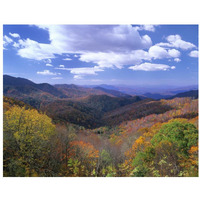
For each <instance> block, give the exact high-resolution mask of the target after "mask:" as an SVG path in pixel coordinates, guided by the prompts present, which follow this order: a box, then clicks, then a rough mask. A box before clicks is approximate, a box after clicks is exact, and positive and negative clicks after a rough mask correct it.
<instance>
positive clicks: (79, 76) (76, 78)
mask: <svg viewBox="0 0 200 200" xmlns="http://www.w3.org/2000/svg"><path fill="white" fill-rule="evenodd" d="M74 79H75V80H78V79H83V75H74Z"/></svg>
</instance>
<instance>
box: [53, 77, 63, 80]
mask: <svg viewBox="0 0 200 200" xmlns="http://www.w3.org/2000/svg"><path fill="white" fill-rule="evenodd" d="M51 79H54V80H59V79H63V78H62V77H53V78H51Z"/></svg>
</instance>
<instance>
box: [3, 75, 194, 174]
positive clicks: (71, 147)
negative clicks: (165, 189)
mask: <svg viewBox="0 0 200 200" xmlns="http://www.w3.org/2000/svg"><path fill="white" fill-rule="evenodd" d="M12 80H13V79H12ZM18 81H19V80H17V82H16V84H15V82H13V83H9V85H10V86H9V90H5V93H4V95H5V96H4V104H3V105H4V121H3V131H4V135H3V137H4V138H3V147H4V153H3V173H4V176H9V177H15V176H22V177H24V176H29V177H30V176H31V177H32V176H40V177H46V176H47V177H63V176H71V177H130V176H131V177H166V176H169V177H191V176H198V99H194V98H191V97H181V98H174V99H161V100H153V99H143V98H141V97H138V96H134V97H132V96H126V95H125V96H123V95H122V96H121V95H119V97H114V96H110V95H105V94H101V95H100V94H98V95H94V94H93V95H89V96H88V95H86V96H83V97H79V98H70V99H68V98H66V97H61V96H60V92H61V93H62V92H63V91H62V90H63V86H62V90H60V89H59V90H54V89H53V88H56V89H58V88H59V87H61V86H59V87H58V86H56V87H53V86H52V87H53V88H52V87H51V85H48V84H36V85H37V87H40V91H43V92H42V94H43V95H44V93H45V92H46V93H48V94H50V93H51V94H50V95H52V96H51V97H52V99H51V100H50V99H48V100H44V99H43V100H42V101H40V102H39V106H38V107H36V106H34V105H32V102H27V98H29V97H30V96H32V95H33V93H32V92H31V93H28V92H26V95H25V92H24V91H23V92H22V93H23V94H24V96H23V95H22V93H18V92H17V93H16V95H14V94H15V92H14V91H15V90H16V87H18V86H17V85H20V84H21V83H18ZM20 81H21V80H20ZM22 81H23V87H24V88H25V87H28V88H29V89H30V88H31V90H32V89H33V88H36V87H35V85H34V83H32V82H29V81H28V82H26V81H25V82H24V80H22ZM38 85H39V86H38ZM7 87H8V84H7V83H6V85H5V88H4V89H6V88H7ZM64 87H65V88H66V86H64ZM11 88H14V89H13V90H12V89H11ZM20 88H21V86H19V88H18V89H19V90H20ZM75 88H76V86H74V85H71V89H75ZM78 88H79V87H78ZM37 89H38V88H37ZM79 89H80V88H79ZM19 90H18V91H19ZM83 90H84V89H83ZM8 91H9V92H10V93H11V94H12V95H10V96H13V98H11V97H9V95H7V94H9V92H8ZM34 91H35V90H34ZM36 91H38V90H36ZM58 91H59V92H58ZM112 92H113V91H112ZM39 93H40V94H41V92H39ZM68 94H69V93H68ZM115 94H116V93H115ZM117 94H119V93H117ZM20 95H22V96H20ZM34 95H35V93H34ZM63 95H66V93H64V92H63ZM19 96H20V98H18V97H19ZM34 98H35V99H37V98H36V96H34ZM36 108H37V109H36Z"/></svg>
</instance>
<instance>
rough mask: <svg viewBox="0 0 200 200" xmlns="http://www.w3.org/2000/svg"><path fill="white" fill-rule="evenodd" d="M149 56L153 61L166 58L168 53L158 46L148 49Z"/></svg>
mask: <svg viewBox="0 0 200 200" xmlns="http://www.w3.org/2000/svg"><path fill="white" fill-rule="evenodd" d="M149 55H150V56H151V57H152V58H154V59H162V58H168V57H169V54H168V52H167V51H166V50H165V49H164V48H162V47H159V46H152V47H150V48H149Z"/></svg>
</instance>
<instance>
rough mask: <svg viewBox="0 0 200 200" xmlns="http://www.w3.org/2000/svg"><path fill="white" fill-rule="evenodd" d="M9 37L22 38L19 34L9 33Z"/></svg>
mask: <svg viewBox="0 0 200 200" xmlns="http://www.w3.org/2000/svg"><path fill="white" fill-rule="evenodd" d="M9 35H10V36H11V37H14V38H20V35H19V34H18V33H9Z"/></svg>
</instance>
